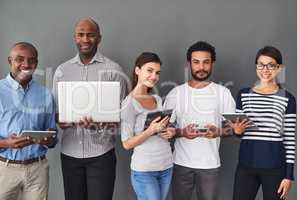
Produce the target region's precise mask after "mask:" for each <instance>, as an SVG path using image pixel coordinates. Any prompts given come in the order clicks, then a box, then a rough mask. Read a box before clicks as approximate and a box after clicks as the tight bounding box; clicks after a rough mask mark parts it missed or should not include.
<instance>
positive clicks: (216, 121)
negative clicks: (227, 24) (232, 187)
mask: <svg viewBox="0 0 297 200" xmlns="http://www.w3.org/2000/svg"><path fill="white" fill-rule="evenodd" d="M187 61H188V63H189V66H190V68H191V74H192V79H191V80H190V81H189V82H186V83H184V84H182V85H180V86H177V87H175V88H173V89H172V90H171V91H170V93H169V94H168V95H167V97H166V100H165V105H164V106H165V109H174V113H173V115H172V118H171V122H175V123H176V125H177V128H176V133H177V138H176V141H175V144H174V146H175V151H174V171H173V179H172V191H173V199H176V200H190V199H191V197H192V193H193V190H194V188H196V191H197V196H198V198H199V200H217V199H218V182H219V181H218V178H219V168H220V166H221V163H220V156H219V146H220V136H222V135H225V134H227V133H228V131H229V130H228V129H227V128H221V122H222V116H221V114H222V113H225V112H235V102H234V99H233V97H232V95H231V93H230V91H229V89H227V88H226V87H224V86H221V85H218V84H216V83H214V82H211V81H209V77H210V75H211V72H212V69H213V65H214V62H215V61H216V53H215V48H214V47H213V46H211V45H210V44H208V43H206V42H202V41H199V42H197V43H195V44H193V45H192V46H191V47H190V48H189V49H188V52H187Z"/></svg>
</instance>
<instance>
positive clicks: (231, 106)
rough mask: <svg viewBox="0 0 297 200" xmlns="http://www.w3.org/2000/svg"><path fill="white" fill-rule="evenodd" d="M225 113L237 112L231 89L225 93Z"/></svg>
mask: <svg viewBox="0 0 297 200" xmlns="http://www.w3.org/2000/svg"><path fill="white" fill-rule="evenodd" d="M223 105H224V109H223V112H224V113H234V112H235V101H234V99H233V97H232V94H231V92H230V90H229V89H226V90H225V92H224V102H223Z"/></svg>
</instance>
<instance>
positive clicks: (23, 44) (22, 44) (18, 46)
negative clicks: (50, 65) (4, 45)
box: [9, 42, 38, 58]
mask: <svg viewBox="0 0 297 200" xmlns="http://www.w3.org/2000/svg"><path fill="white" fill-rule="evenodd" d="M23 49H26V50H29V51H30V52H31V53H32V54H33V55H34V57H35V58H37V57H38V51H37V49H36V48H35V47H34V46H33V44H31V43H29V42H18V43H15V44H14V45H13V46H12V47H11V49H10V52H9V56H10V57H13V56H14V54H15V53H16V52H17V51H18V50H23Z"/></svg>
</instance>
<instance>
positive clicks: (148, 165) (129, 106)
mask: <svg viewBox="0 0 297 200" xmlns="http://www.w3.org/2000/svg"><path fill="white" fill-rule="evenodd" d="M153 96H154V98H155V99H156V101H157V108H156V109H154V110H147V109H145V108H143V107H142V106H141V104H140V103H139V102H138V101H137V100H136V99H134V98H133V97H132V96H131V95H129V96H127V97H126V99H125V100H124V101H123V102H122V112H121V137H122V141H125V140H127V139H128V138H129V137H132V136H134V135H137V134H139V133H141V132H142V131H143V128H144V124H145V120H146V116H147V114H148V113H149V112H154V111H158V110H162V99H161V98H160V97H159V96H157V95H153ZM172 165H173V158H172V152H171V147H170V143H169V142H168V141H167V140H165V139H163V138H162V137H160V136H159V135H153V136H151V137H149V138H148V139H147V140H145V141H144V142H143V143H142V144H140V145H138V146H136V147H135V148H134V150H133V155H132V158H131V169H132V170H135V171H161V170H166V169H168V168H170V167H172Z"/></svg>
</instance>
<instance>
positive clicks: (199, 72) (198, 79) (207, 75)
mask: <svg viewBox="0 0 297 200" xmlns="http://www.w3.org/2000/svg"><path fill="white" fill-rule="evenodd" d="M201 73H203V76H202V77H200V76H199V75H198V74H201ZM191 74H192V77H193V78H194V79H195V80H196V81H205V80H207V79H208V78H209V77H210V75H211V70H210V71H205V70H199V71H196V72H195V73H194V72H193V70H192V69H191ZM205 74H206V75H205Z"/></svg>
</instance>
